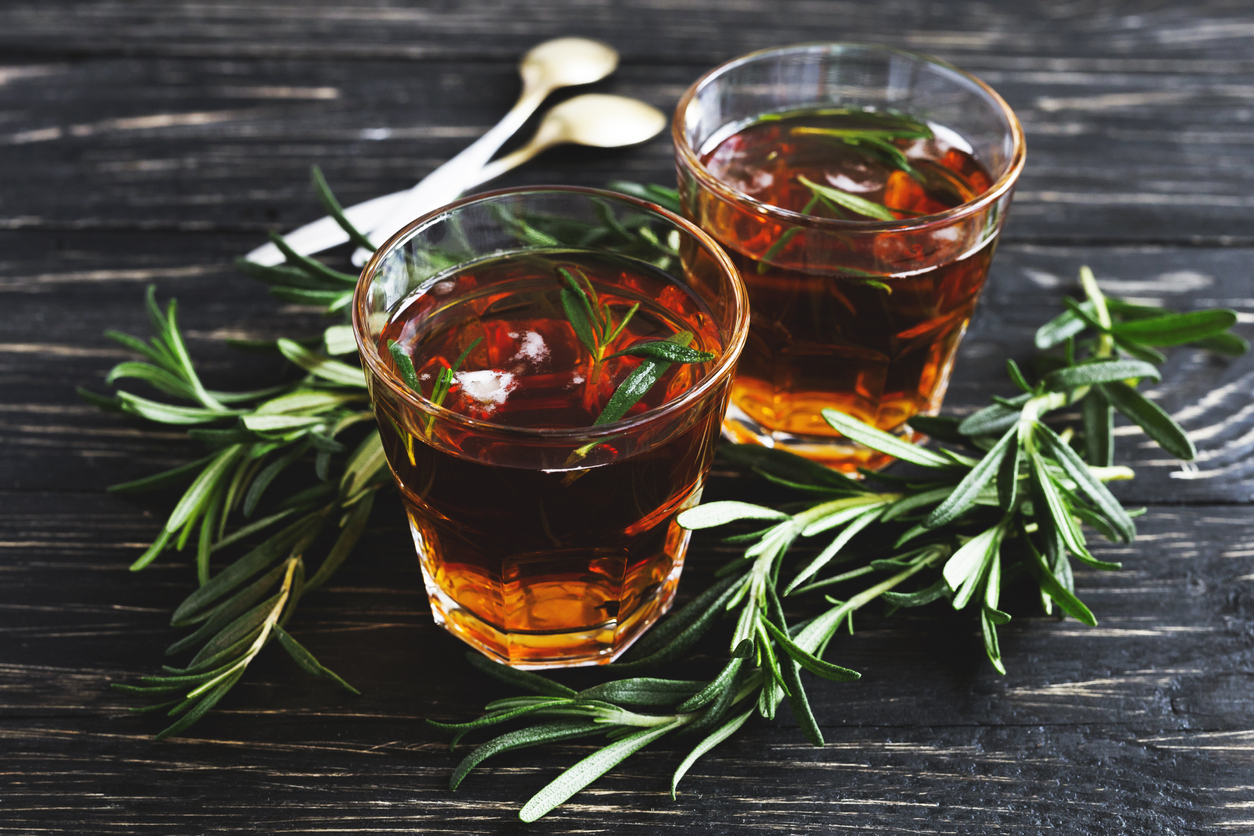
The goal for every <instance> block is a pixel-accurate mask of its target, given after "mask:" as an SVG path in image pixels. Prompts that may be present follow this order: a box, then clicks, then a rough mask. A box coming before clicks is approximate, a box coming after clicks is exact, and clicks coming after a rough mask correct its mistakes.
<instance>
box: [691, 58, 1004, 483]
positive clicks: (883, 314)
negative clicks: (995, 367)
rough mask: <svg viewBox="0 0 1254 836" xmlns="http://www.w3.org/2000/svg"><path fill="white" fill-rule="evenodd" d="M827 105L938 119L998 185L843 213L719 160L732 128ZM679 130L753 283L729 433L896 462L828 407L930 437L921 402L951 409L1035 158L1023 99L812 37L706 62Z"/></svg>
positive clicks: (723, 234) (831, 458)
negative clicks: (971, 330) (721, 169)
mask: <svg viewBox="0 0 1254 836" xmlns="http://www.w3.org/2000/svg"><path fill="white" fill-rule="evenodd" d="M817 108H828V109H847V110H842V111H840V112H866V111H870V112H874V113H879V114H904V115H907V116H909V117H912V118H913V119H915V120H919V121H921V122H924V123H926V124H927V125H929V126H930V127H931V128H932V130H933V132H934V137H935V139H936V140H938V141H941V142H944V143H945V144H946V146H947V147H952V148H957V149H961V151H962V152H963V153H964V154H967V155H969V157H974V159H975V161H977V162H978V163H979V164H980V165H982V167H983V168H984V170H985V171H986V172H987V180H986V181H985V183H986V185H987V188H986V189H985V190H984V191H983V192H982V193H979V194H978V196H976V197H974V198H973V199H970V200H969V201H967V202H965V203H962V204H961V205H957V206H954V207H953V208H950V209H947V210H945V211H940V212H936V213H934V214H926V215H922V216H920V217H908V218H904V219H901V220H871V219H856V218H852V217H847V218H845V219H833V218H827V217H815V216H814V215H812V214H807V213H802V212H797V211H790V210H788V209H784V208H781V207H779V206H775V205H771V204H770V203H769V202H763V201H760V200H758V199H755V198H754V197H752V196H751V195H750V194H748V193H746V191H744V190H742V189H741V188H739V187H738V186H737V185H736V184H730V183H728V182H724V181H723V180H721V179H720V178H719V177H716V176H715V175H714V174H712V173H711V171H710V169H709V168H708V167H707V164H706V162H707V160H708V155H709V154H711V153H712V151H713V149H714V148H715V147H716V146H718V145H719V144H720V143H723V142H725V141H727V139H728V138H729V137H732V136H734V135H735V134H737V133H738V132H739V131H742V130H744V128H745V127H747V126H749V125H752V124H754V123H757V122H760V121H761V120H762V119H763V117H767V118H768V119H779V118H780V116H779V115H780V114H788V113H790V112H797V111H811V110H813V109H817ZM828 112H837V111H835V110H829V111H828ZM672 132H673V138H674V144H675V160H676V167H677V169H678V174H679V191H680V198H681V201H682V203H683V208H684V213H685V215H686V216H687V217H688V218H689V219H691V220H693V221H694V222H696V223H697V224H699V225H700V226H701V228H702V229H704V230H705V231H706V232H708V233H709V234H710V235H711V236H712V237H713V238H714V239H715V240H717V241H718V242H719V243H720V244H722V245H723V247H724V248H725V249H726V250H727V251H728V253H729V254H730V255H731V258H732V260H733V262H735V264H736V267H737V269H738V270H739V271H740V274H741V277H742V278H743V279H744V282H745V285H746V287H747V288H748V293H749V303H750V308H751V311H752V321H751V324H750V331H749V341H748V344H747V345H746V348H745V351H744V353H743V355H742V356H741V359H740V365H739V367H738V370H737V373H736V379H735V381H734V382H733V384H732V397H731V406H730V407H729V409H728V412H727V417H726V419H725V420H724V424H723V430H724V433H725V434H726V435H728V436H729V437H731V438H732V439H734V440H736V441H738V442H744V443H755V444H761V445H765V446H768V447H781V448H783V449H787V450H790V451H792V452H795V453H799V454H801V455H803V456H806V457H808V458H811V459H814V460H817V461H820V462H823V463H825V464H828V465H830V466H833V467H837V468H839V469H842V470H853V469H854V468H856V467H868V468H875V467H879V466H882V465H884V464H886V463H887V462H888V461H890V460H891V459H889V458H888V457H886V456H883V455H881V454H878V453H874V452H873V451H870V450H867V449H866V448H864V447H861V446H860V445H857V444H854V443H851V442H849V441H847V440H845V439H843V438H842V437H841V436H840V435H839V434H838V433H837V432H836V431H835V430H834V429H832V428H831V427H830V426H829V425H828V424H827V423H826V422H825V421H824V420H823V418H822V415H821V412H822V410H823V409H825V408H834V409H836V410H839V411H841V412H845V413H848V414H850V415H853V416H854V417H856V418H859V419H861V420H862V421H864V422H866V423H869V424H872V425H874V426H876V427H878V428H880V429H883V430H886V431H889V432H894V433H897V434H899V435H901V436H903V437H905V438H912V439H915V440H918V439H919V436H918V435H917V434H916V433H913V432H912V431H911V429H910V426H909V420H910V418H911V417H912V416H914V415H932V414H935V413H936V412H937V411H938V410H939V409H940V405H941V399H942V398H943V397H944V394H945V389H946V386H947V384H948V381H949V374H950V369H951V368H952V365H953V361H954V355H955V353H956V352H957V349H958V343H959V341H960V340H961V339H962V335H963V333H964V332H965V330H966V327H967V323H968V322H969V321H970V318H971V314H972V312H973V310H974V308H975V305H976V301H977V299H978V297H979V295H980V291H981V289H982V287H983V285H984V281H985V279H986V277H987V275H988V267H989V263H990V261H991V259H992V256H993V250H994V248H995V246H996V240H997V236H998V233H999V232H1000V230H1001V227H1002V222H1003V221H1004V220H1005V216H1006V211H1007V209H1008V207H1009V205H1010V200H1011V195H1012V192H1013V189H1014V185H1015V181H1016V180H1017V178H1018V177H1019V173H1020V171H1022V169H1023V161H1024V141H1023V132H1022V130H1021V128H1020V126H1019V122H1018V120H1017V119H1016V118H1015V115H1014V113H1013V112H1011V110H1010V108H1009V107H1008V106H1007V105H1006V103H1005V102H1004V101H1003V100H1002V98H1001V97H1000V96H998V95H997V93H995V92H994V91H993V90H992V89H991V88H989V87H988V86H987V85H986V84H984V83H983V82H981V81H980V80H979V79H976V78H974V77H973V76H971V75H968V74H967V73H964V72H962V71H961V70H958V69H956V68H955V67H952V66H950V65H948V64H946V63H944V62H941V61H938V60H936V59H934V58H928V57H926V56H923V55H915V54H912V53H908V52H901V51H898V50H894V49H887V48H884V47H877V46H864V45H857V44H804V45H799V46H790V47H784V48H779V49H769V50H764V51H761V52H755V53H751V54H749V55H746V56H743V57H741V58H737V59H735V60H733V61H729V62H728V63H726V64H723V65H722V66H719V67H717V68H715V69H713V70H711V71H710V72H708V73H706V74H705V75H704V76H702V77H701V78H700V79H699V80H697V81H696V83H694V84H693V85H692V86H691V87H690V88H688V91H687V92H686V93H685V94H684V96H683V98H682V99H681V100H680V102H679V106H678V109H677V110H676V113H675V119H674V123H673V127H672ZM779 153H781V154H785V153H787V148H783V147H781V149H780V151H779Z"/></svg>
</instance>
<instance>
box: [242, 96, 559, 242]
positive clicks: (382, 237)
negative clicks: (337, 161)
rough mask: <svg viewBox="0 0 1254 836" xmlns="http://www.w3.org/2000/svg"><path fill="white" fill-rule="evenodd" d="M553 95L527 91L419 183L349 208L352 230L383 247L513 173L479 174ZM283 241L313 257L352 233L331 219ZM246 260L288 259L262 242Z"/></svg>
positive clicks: (319, 221)
mask: <svg viewBox="0 0 1254 836" xmlns="http://www.w3.org/2000/svg"><path fill="white" fill-rule="evenodd" d="M549 92H550V91H549V90H547V89H541V88H533V89H526V88H524V90H523V92H522V95H521V96H519V98H518V102H517V103H516V104H515V105H514V106H513V107H512V108H510V110H509V112H508V113H506V114H505V116H503V117H502V118H501V121H499V122H497V123H496V124H495V125H493V126H492V128H491V129H490V130H489V131H488V132H487V133H485V134H484V135H483V136H481V137H479V138H478V139H476V140H475V141H474V142H472V143H471V144H470V145H468V146H466V147H465V148H464V149H462V151H461V153H459V154H458V155H457V156H455V157H453V158H452V159H450V160H449V161H448V162H446V163H444V164H443V165H441V166H440V167H439V168H437V169H436V170H435V171H432V172H431V173H430V174H428V175H427V176H426V177H424V178H423V179H422V180H421V181H419V182H418V184H417V185H415V186H413V187H412V188H409V189H401V190H400V191H397V192H392V193H391V194H385V195H380V196H379V197H376V198H372V199H370V200H367V201H365V202H363V203H358V204H356V205H354V206H350V207H348V208H347V209H345V210H344V214H345V216H346V217H347V218H348V220H349V221H350V222H351V223H352V224H353V226H355V227H357V228H358V229H359V230H361V231H362V232H363V233H365V234H366V236H367V237H368V238H370V240H371V241H374V242H375V243H376V244H378V243H381V242H383V241H386V240H387V239H388V238H391V237H392V234H393V233H394V232H396V230H398V229H400V228H401V227H402V226H404V225H405V224H407V223H409V222H410V221H411V220H413V219H414V218H416V217H418V216H419V215H421V214H423V213H424V212H427V211H429V210H431V209H435V208H438V207H440V206H443V205H444V204H446V203H449V202H450V201H453V200H456V199H457V198H458V197H459V196H460V195H461V193H462V192H464V191H466V190H467V189H469V188H472V187H474V186H477V185H479V184H481V183H484V182H486V181H488V180H491V179H493V177H498V176H500V174H504V173H505V171H507V170H508V169H502V170H501V171H500V172H499V173H497V174H494V175H491V176H490V177H483V176H481V174H480V171H481V169H482V168H483V166H484V164H485V163H487V161H488V160H490V159H492V155H493V154H495V153H496V152H497V150H498V149H500V147H501V146H502V145H504V144H505V141H506V140H507V139H509V138H510V137H511V136H513V135H514V134H515V133H516V132H517V131H518V129H519V128H521V127H522V126H523V124H524V123H526V121H527V119H528V118H530V116H531V114H533V113H535V111H536V108H538V107H539V106H540V103H541V102H543V101H544V99H545V97H546V96H548V94H549ZM511 156H512V155H511ZM519 162H522V161H521V160H520V161H519ZM510 167H511V168H512V167H513V166H510ZM283 240H284V241H285V242H286V243H287V245H288V246H290V247H291V248H292V249H293V250H295V251H296V252H298V253H300V254H301V255H314V254H315V253H320V252H322V251H323V250H329V249H330V248H331V247H337V246H339V245H340V244H344V243H346V242H347V241H348V234H347V233H345V232H344V230H342V229H340V226H339V224H337V223H336V222H335V219H334V218H329V217H328V218H319V219H318V220H316V221H313V222H312V223H307V224H305V225H304V226H302V227H300V228H299V229H294V230H292V231H291V232H289V233H287V234H286V235H284V236H283ZM369 256H370V253H368V252H367V251H366V250H364V249H358V250H357V251H356V252H354V253H353V263H354V264H358V265H360V264H364V263H365V261H366V259H367V258H369ZM244 258H246V259H248V260H249V261H252V262H256V263H257V264H267V265H274V264H282V263H283V260H284V257H283V253H281V252H279V249H278V247H276V246H274V244H262V245H261V246H260V247H257V248H256V249H255V250H253V251H252V252H250V253H248V255H246V256H244Z"/></svg>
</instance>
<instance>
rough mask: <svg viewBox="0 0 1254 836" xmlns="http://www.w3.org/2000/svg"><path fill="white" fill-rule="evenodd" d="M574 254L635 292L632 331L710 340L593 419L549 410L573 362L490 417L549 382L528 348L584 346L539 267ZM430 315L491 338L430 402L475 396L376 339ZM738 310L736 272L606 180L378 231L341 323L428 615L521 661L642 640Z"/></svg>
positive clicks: (742, 319) (677, 564)
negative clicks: (660, 328) (623, 408)
mask: <svg viewBox="0 0 1254 836" xmlns="http://www.w3.org/2000/svg"><path fill="white" fill-rule="evenodd" d="M575 263H588V264H593V265H602V266H604V265H608V267H605V269H604V270H602V272H601V273H598V274H595V275H594V274H589V275H593V277H594V278H596V277H597V276H600V277H601V278H600V279H598V281H603V282H604V283H603V284H601V285H600V292H601V297H600V298H601V299H602V300H603V301H605V300H608V299H610V298H613V299H615V300H618V301H617V302H615V304H616V305H618V308H617V311H618V313H617V314H616V315H617V316H619V317H621V316H622V311H623V309H624V308H625V307H628V306H629V304H630V303H631V302H632V300H634V301H635V302H639V303H640V306H641V307H640V309H639V311H638V312H636V313H635V316H634V317H633V318H632V319H631V326H630V328H629V329H628V331H631V330H632V329H636V330H637V331H640V332H641V333H647V329H648V328H649V327H651V326H649V325H648V323H650V322H662V321H664V320H665V321H667V322H672V323H675V329H676V330H675V333H679V330H678V329H681V328H682V329H684V330H687V331H691V332H693V334H695V335H696V337H695V339H696V342H697V343H699V345H697V346H694V347H698V348H702V349H710V350H712V351H713V352H714V353H716V355H717V356H716V358H715V359H713V360H710V361H709V362H708V363H706V364H705V366H704V367H698V366H695V365H692V366H686V365H679V364H677V365H676V368H677V369H678V370H677V371H676V372H675V374H674V375H673V376H672V377H670V378H667V377H663V378H662V379H661V380H659V382H658V383H657V384H656V385H655V386H654V387H653V389H650V390H649V394H648V395H646V400H645V401H643V402H642V403H643V404H644V406H641V407H637V408H636V409H634V410H633V411H631V412H628V413H627V414H626V415H625V416H624V417H622V418H621V419H619V420H616V421H612V422H610V423H606V424H603V425H601V426H570V425H568V424H569V422H566V424H563V420H560V416H561V415H565V414H567V412H568V411H569V409H575V408H577V407H578V402H579V399H580V398H582V397H584V396H585V395H586V391H587V390H586V389H584V388H582V387H586V386H590V385H592V384H591V383H589V382H587V381H584V380H583V377H582V376H579V375H574V376H571V377H570V378H569V379H570V381H571V382H572V387H573V388H571V389H570V394H569V396H568V397H567V396H566V395H562V394H561V393H560V392H559V394H558V395H554V396H552V397H551V398H549V400H545V401H542V402H538V405H537V406H536V409H535V410H533V411H532V413H526V414H529V415H530V418H528V420H526V421H522V422H521V424H520V423H519V421H520V419H518V418H517V416H518V415H520V414H524V412H525V411H524V412H515V413H509V414H510V415H513V416H514V417H512V418H510V419H509V420H506V416H507V413H508V410H509V409H510V408H513V407H512V406H510V407H508V408H507V407H506V406H500V407H499V409H498V407H497V404H513V403H515V402H513V401H508V400H507V399H506V398H507V396H508V398H519V397H522V394H525V392H527V391H529V390H528V386H531V385H532V383H531V382H534V384H535V386H536V387H540V386H550V385H551V384H552V379H551V378H552V374H556V372H552V369H551V368H550V367H549V366H546V365H544V364H545V363H548V362H550V360H552V362H553V363H554V364H556V362H557V361H556V359H555V358H557V357H558V356H559V355H562V356H567V357H569V356H573V355H572V352H578V351H580V350H581V349H580V347H579V346H580V343H579V335H578V333H577V331H576V330H575V328H574V326H573V325H572V324H571V321H570V319H569V314H567V313H566V312H564V309H563V302H562V298H561V287H562V286H561V285H560V284H559V283H558V282H557V281H554V278H553V272H554V271H553V267H554V265H561V264H575ZM572 269H573V268H572ZM598 269H600V268H598ZM502 277H504V278H502ZM607 277H608V278H607ZM501 282H504V283H503V284H502V283H501ZM503 289H510V292H509V293H506V292H505V290H503ZM517 289H521V290H519V294H521V295H518V294H515V295H510V294H511V293H513V292H514V290H517ZM524 291H525V292H524ZM518 300H523V302H519V301H518ZM524 303H525V304H524ZM605 303H606V304H609V302H608V301H606V302H605ZM528 306H529V307H528ZM524 308H525V309H526V317H528V318H526V319H525V321H524V319H522V317H524V312H523V311H524ZM415 312H417V313H415ZM450 317H454V318H455V319H449V318H450ZM456 317H460V318H456ZM511 317H513V318H511ZM446 321H456V322H457V323H459V324H458V325H457V329H460V330H459V331H458V333H462V332H464V334H465V336H469V335H471V334H481V335H483V334H486V335H487V339H486V341H477V342H474V343H473V344H470V345H471V348H470V349H467V351H468V354H467V358H466V359H465V361H464V364H463V365H462V366H460V367H459V368H461V369H470V368H472V367H473V368H476V369H477V370H476V371H473V372H464V373H463V372H459V373H458V374H457V375H453V376H452V378H451V379H452V380H453V384H452V387H451V392H449V393H448V397H449V398H450V400H449V401H448V404H452V403H454V401H455V400H456V399H457V398H459V397H465V398H471V397H474V398H481V399H482V401H481V405H482V406H483V410H482V411H481V412H473V411H472V412H471V413H465V412H460V411H456V410H454V409H450V408H446V406H445V405H441V404H440V403H438V402H436V400H433V398H436V392H435V390H434V389H430V390H427V389H425V388H424V387H426V386H427V385H428V384H427V383H426V382H423V381H421V380H419V381H418V382H419V389H420V391H415V390H414V389H413V388H411V387H410V386H408V385H406V383H405V380H404V372H403V371H402V370H400V369H398V366H397V360H396V359H395V355H394V354H392V353H391V348H390V343H389V340H390V339H391V338H392V337H394V336H395V335H397V334H402V333H408V334H411V335H412V334H423V333H428V332H427V331H424V330H423V329H424V328H429V329H431V330H430V333H432V334H434V333H436V330H434V329H436V328H437V327H444V326H443V325H440V323H443V322H446ZM747 326H748V306H747V302H746V296H745V292H744V286H743V284H742V283H741V280H740V277H739V274H738V273H737V272H736V270H735V268H734V267H733V266H732V264H731V262H730V260H729V259H728V257H727V255H726V254H725V253H724V252H723V251H722V250H721V249H720V248H719V247H718V245H716V244H715V243H714V242H713V241H712V240H711V239H710V238H709V236H707V235H706V234H705V233H704V232H702V231H701V230H700V229H698V228H697V227H696V226H695V225H693V224H691V223H689V222H688V221H686V220H684V219H683V218H680V217H678V216H676V215H674V214H671V213H669V212H667V211H664V210H662V209H660V208H658V207H656V206H653V205H652V204H649V203H646V202H644V201H640V200H636V199H634V198H631V197H626V196H624V195H620V194H615V193H611V192H603V191H597V190H592V189H580V188H567V187H537V188H526V189H515V190H506V191H497V192H491V193H488V194H485V195H481V196H476V197H473V198H468V199H465V200H461V201H458V202H455V203H453V204H450V205H449V206H446V207H444V208H442V209H440V210H437V211H436V212H433V213H431V214H429V215H426V216H424V217H422V218H419V219H418V220H416V221H414V222H413V223H411V224H409V225H408V226H406V227H405V228H404V229H402V230H401V231H400V232H398V233H397V234H396V235H395V236H394V237H393V238H392V239H391V240H389V241H388V242H387V243H386V244H384V245H383V246H382V247H381V248H380V249H379V250H378V251H377V252H376V253H375V254H374V256H373V257H372V258H371V260H370V262H369V263H368V264H367V265H366V267H365V269H364V271H363V273H362V276H361V279H360V281H359V282H358V285H357V290H356V293H355V296H354V300H353V327H354V333H355V336H356V339H357V345H358V348H359V350H360V353H361V357H362V361H363V365H364V367H365V370H366V377H367V380H368V383H369V387H370V395H371V399H372V401H373V403H374V409H375V414H376V417H377V419H378V424H379V432H380V433H381V435H382V439H383V447H384V451H385V453H386V455H387V458H388V463H389V464H390V465H391V469H392V473H393V475H394V476H395V478H396V484H397V486H398V487H399V488H400V493H401V498H402V500H403V502H404V505H405V510H406V512H407V514H408V517H409V524H410V529H411V531H412V534H413V539H414V544H415V546H416V548H417V551H418V559H419V563H420V565H421V567H422V575H423V579H424V581H425V584H426V588H427V593H428V595H429V597H430V601H431V609H432V612H433V613H434V615H435V620H436V622H437V623H439V624H442V625H443V626H444V627H445V629H447V630H449V631H450V632H451V633H453V634H454V635H456V636H457V637H459V638H460V639H462V640H463V641H465V642H467V643H468V644H470V645H472V646H473V647H475V648H477V649H479V650H480V651H482V652H483V653H485V654H487V655H488V656H490V657H492V658H495V659H497V660H499V661H501V662H504V663H507V664H510V665H513V666H515V667H521V668H544V667H564V666H574V665H588V664H603V663H607V662H610V661H612V660H613V659H614V658H615V657H617V656H618V655H619V654H620V653H622V652H623V651H624V650H625V649H626V648H627V647H628V646H629V645H630V644H631V643H632V642H633V641H634V640H635V639H636V638H637V637H639V636H640V635H641V634H642V633H643V632H644V631H645V630H646V629H647V628H648V627H649V625H650V624H652V623H653V622H654V621H655V620H656V619H657V618H658V617H659V616H661V615H662V614H663V613H664V612H665V611H666V610H667V609H668V608H669V607H670V605H671V602H672V600H673V598H674V595H675V589H676V585H677V584H678V580H679V574H680V570H681V568H682V566H683V560H684V553H685V550H686V549H687V544H688V536H689V535H688V533H687V532H686V531H684V530H683V529H681V528H680V527H679V526H678V525H677V524H676V523H675V517H676V515H677V514H678V513H679V512H681V511H683V510H685V509H687V508H689V507H691V506H693V505H695V504H697V502H699V500H700V497H701V491H702V487H703V484H704V480H705V476H706V472H707V470H708V469H709V465H710V461H711V459H712V457H713V454H714V446H715V444H716V442H717V439H718V434H719V426H720V422H721V420H722V417H723V413H724V411H725V409H726V405H727V399H728V394H729V391H730V381H731V376H732V372H733V369H734V367H735V364H736V360H737V357H738V355H739V354H740V351H741V348H742V347H743V345H744V341H745V337H746V333H747ZM406 329H410V330H408V331H406ZM441 333H444V332H441ZM450 333H451V331H450ZM455 336H456V335H455ZM420 339H426V337H422V338H420ZM431 339H432V340H434V339H435V337H431ZM430 344H434V343H430ZM415 350H416V349H415ZM416 356H417V355H415V357H416ZM437 359H438V358H437ZM448 359H449V361H450V363H451V360H452V358H448ZM628 360H629V361H630V362H629V364H628V366H629V367H630V364H633V363H637V362H639V360H638V359H637V358H628ZM441 362H443V361H441ZM607 362H608V361H607ZM415 363H417V360H415ZM555 367H556V366H554V368H555ZM551 372H552V374H551ZM563 373H566V372H563ZM421 374H422V367H419V368H418V370H417V372H416V373H415V375H416V376H418V377H420V376H421ZM529 375H530V376H529ZM546 375H547V377H546ZM588 376H589V378H592V377H593V376H595V373H594V374H590V375H588ZM414 379H416V378H411V382H412V380H414ZM667 380H670V383H669V384H667V386H666V387H664V386H663V385H662V384H664V383H666V382H667ZM529 381H531V382H529ZM575 383H578V384H580V386H574V384H575ZM605 386H609V382H606V383H605ZM459 387H460V388H459ZM511 387H513V388H511ZM668 387H669V388H668ZM609 388H611V389H612V387H609ZM654 390H658V391H656V392H655V391H654ZM663 390H665V391H663ZM535 391H540V390H539V389H536V390H535ZM545 391H548V390H545ZM554 391H556V390H554ZM601 391H602V392H603V393H604V392H605V391H607V390H606V389H604V388H603V389H602V390H601ZM423 392H425V393H426V394H423ZM498 396H499V397H498ZM564 398H566V399H567V400H569V402H567V400H564ZM437 400H438V399H437ZM467 402H469V401H467ZM475 403H480V402H479V401H476V402H475ZM528 403H529V402H528ZM493 410H497V411H495V412H494V411H493ZM537 416H538V417H537ZM549 416H551V417H552V420H551V421H550V420H549ZM587 423H589V424H591V421H588V422H587Z"/></svg>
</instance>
